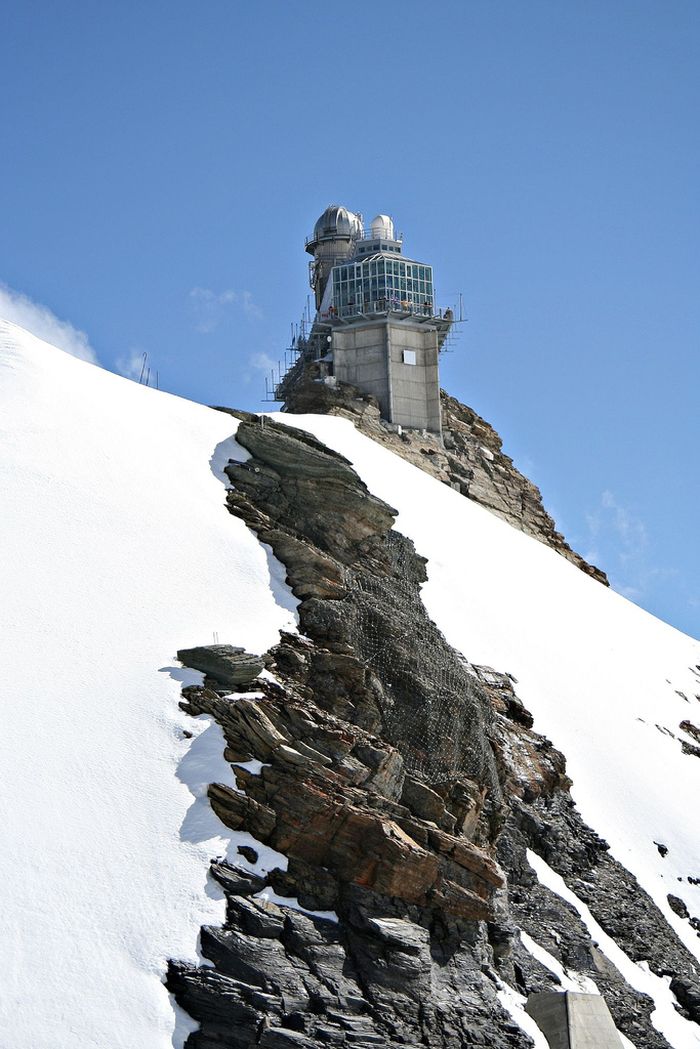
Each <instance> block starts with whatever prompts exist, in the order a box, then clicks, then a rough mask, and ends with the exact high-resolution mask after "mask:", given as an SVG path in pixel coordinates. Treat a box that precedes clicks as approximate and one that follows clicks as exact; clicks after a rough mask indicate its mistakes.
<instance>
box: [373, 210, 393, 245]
mask: <svg viewBox="0 0 700 1049" xmlns="http://www.w3.org/2000/svg"><path fill="white" fill-rule="evenodd" d="M372 236H373V237H376V238H377V239H378V240H393V239H394V223H393V222H392V221H391V219H390V218H389V216H388V215H375V216H374V218H373V219H372Z"/></svg>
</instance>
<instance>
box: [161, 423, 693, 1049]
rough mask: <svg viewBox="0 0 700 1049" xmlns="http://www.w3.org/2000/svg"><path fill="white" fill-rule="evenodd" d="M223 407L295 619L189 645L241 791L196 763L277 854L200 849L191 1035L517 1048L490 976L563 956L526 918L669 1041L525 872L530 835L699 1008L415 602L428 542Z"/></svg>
mask: <svg viewBox="0 0 700 1049" xmlns="http://www.w3.org/2000/svg"><path fill="white" fill-rule="evenodd" d="M234 414H237V415H238V416H239V418H241V417H242V421H241V423H240V426H239V430H238V441H239V443H240V444H241V445H242V446H243V447H244V448H246V449H247V450H248V452H249V453H250V455H251V458H250V459H249V460H248V461H247V462H246V463H234V462H231V463H230V464H229V466H228V468H227V473H228V476H229V479H230V481H231V484H232V487H231V489H230V490H229V492H228V505H229V510H230V511H231V512H232V513H234V514H235V515H237V516H239V517H241V518H242V519H243V520H244V521H246V523H247V524H248V525H249V526H250V527H251V528H252V529H253V530H254V531H255V532H256V534H257V535H258V537H259V538H260V540H261V541H262V542H264V543H267V544H269V545H270V547H271V548H272V550H273V552H274V553H275V555H276V556H277V557H278V558H279V560H280V561H282V563H283V564H284V565H285V567H286V570H287V578H288V583H289V585H290V587H291V589H292V591H293V593H294V594H295V596H296V597H297V599H298V600H299V609H298V612H299V624H300V634H299V635H285V636H284V637H282V638H281V640H280V643H279V644H278V645H277V646H275V647H274V648H273V649H271V650H270V651H269V652H268V653H265V654H264V655H263V656H262V657H255V656H250V655H248V654H245V653H242V652H241V651H240V650H234V649H230V650H229V649H227V648H226V646H219V647H218V649H217V647H216V646H203V648H200V649H194V650H192V649H191V650H183V651H182V652H180V653H179V656H180V658H181V660H182V661H183V662H185V663H187V664H188V665H191V666H194V667H196V668H198V669H200V670H202V671H203V672H204V673H205V674H206V675H207V676H206V678H205V683H204V685H203V686H191V687H189V688H186V689H185V690H184V694H183V704H184V709H186V710H187V711H189V712H190V713H192V714H199V713H202V712H206V713H208V714H210V715H211V716H212V717H214V718H215V719H216V721H217V722H218V723H219V725H221V727H222V730H223V733H224V736H225V738H226V743H227V750H226V752H225V757H226V759H227V760H228V761H229V762H231V763H232V767H233V769H234V772H235V776H236V784H237V789H235V790H234V789H232V788H231V787H229V786H227V785H225V784H213V785H212V786H211V788H210V800H211V803H212V806H213V808H214V810H215V811H216V812H217V814H218V815H219V817H220V818H221V820H222V821H223V822H224V823H225V824H226V825H227V826H228V827H230V828H231V829H232V830H234V831H238V830H245V831H248V832H249V833H250V834H252V835H253V836H254V838H255V839H257V841H259V842H261V843H262V844H264V845H266V846H270V847H272V848H274V849H276V850H278V851H279V852H282V853H284V854H285V855H286V856H287V858H288V865H287V870H286V871H281V870H273V871H271V872H270V873H269V874H268V875H266V876H262V877H261V876H258V875H256V874H252V873H251V872H250V870H249V869H246V866H245V864H243V861H241V864H235V863H227V862H225V861H221V860H215V861H214V862H213V864H212V876H213V877H214V878H215V879H216V880H217V881H218V883H219V884H220V885H221V886H222V888H223V890H224V893H225V895H226V900H227V919H226V923H225V925H224V927H223V928H221V929H212V928H209V929H204V930H203V931H202V952H203V954H204V955H205V957H206V958H207V959H208V960H209V962H210V963H212V964H211V967H200V968H195V967H188V966H183V965H181V964H175V963H174V964H173V965H172V966H171V969H170V974H169V978H168V986H169V987H170V989H171V991H173V993H174V994H175V996H176V998H177V1000H178V1001H179V1002H180V1004H181V1005H182V1006H183V1007H184V1008H185V1009H186V1010H187V1011H188V1012H189V1013H190V1014H191V1015H192V1016H193V1017H194V1018H195V1019H197V1020H198V1021H199V1023H200V1030H199V1031H197V1032H195V1033H194V1034H192V1035H190V1037H189V1039H188V1041H187V1046H188V1049H213V1047H214V1046H217V1047H222V1046H223V1047H231V1049H242V1047H252V1046H255V1045H261V1046H267V1047H273V1049H274V1047H285V1046H301V1047H317V1046H318V1047H320V1046H323V1045H342V1046H358V1047H360V1049H363V1047H365V1046H370V1045H391V1044H396V1045H405V1046H416V1047H417V1046H419V1045H421V1046H429V1047H432V1046H434V1047H444V1049H447V1047H450V1049H457V1047H458V1046H466V1045H488V1046H493V1047H497V1049H500V1047H505V1046H523V1047H524V1046H526V1045H529V1044H530V1040H529V1038H528V1037H527V1035H525V1034H524V1033H523V1032H522V1030H521V1029H520V1028H519V1027H518V1026H517V1025H516V1024H514V1022H513V1020H512V1019H511V1017H510V1015H509V1014H508V1013H507V1012H506V1011H505V1010H504V1009H503V1007H502V1005H501V1003H500V1001H499V998H498V992H499V990H500V989H501V988H502V986H503V985H504V984H508V985H509V986H510V987H512V988H513V989H515V990H516V991H518V992H519V993H521V994H524V995H527V994H529V993H532V992H534V991H537V990H542V989H551V988H554V987H556V986H557V978H556V977H555V976H554V975H553V974H552V973H551V972H550V971H549V969H547V968H545V967H543V966H542V965H541V964H540V963H539V962H538V961H537V960H536V959H535V958H534V957H533V956H532V955H531V954H530V953H529V952H528V951H527V950H526V949H525V947H524V946H523V943H522V941H521V940H520V937H519V930H523V931H525V932H527V933H528V934H529V935H531V936H532V937H533V938H534V939H535V940H536V941H537V942H538V943H539V944H541V945H542V946H543V947H545V948H546V949H547V950H549V951H550V953H551V954H552V955H554V956H555V957H556V958H557V959H558V960H559V961H560V962H561V963H562V964H563V965H564V966H565V967H567V968H571V969H575V970H576V971H577V972H579V973H581V974H583V975H589V976H591V977H593V978H595V981H596V983H597V984H598V986H599V987H600V989H601V991H602V992H603V993H604V994H605V997H606V1000H607V1002H608V1005H609V1007H610V1009H611V1012H612V1013H613V1016H614V1018H615V1021H616V1023H617V1024H618V1027H619V1028H620V1030H622V1031H624V1032H625V1033H626V1034H627V1035H628V1037H629V1038H631V1039H632V1041H633V1042H634V1044H635V1045H636V1046H637V1047H638V1049H647V1047H648V1049H652V1047H653V1049H656V1047H658V1049H661V1047H663V1046H666V1044H667V1043H666V1042H665V1040H664V1039H663V1038H662V1037H661V1036H660V1035H659V1033H658V1032H657V1031H656V1030H655V1029H654V1028H653V1026H652V1024H651V1022H650V1013H651V1009H652V1003H651V1002H650V1001H649V1000H648V999H646V998H644V996H640V995H639V994H637V993H636V992H635V991H633V990H632V989H631V988H630V987H629V986H628V985H627V984H626V983H625V981H624V979H623V978H622V976H621V975H620V974H619V973H618V972H617V970H616V969H615V968H614V967H613V966H612V965H611V963H610V962H609V961H608V960H607V959H606V958H605V957H604V956H603V955H602V954H601V952H600V951H599V950H598V948H597V947H596V945H595V944H593V943H592V941H591V939H590V936H589V934H588V932H587V931H586V929H585V927H584V926H583V925H582V923H581V921H580V919H579V917H578V915H577V914H576V913H575V912H574V911H573V909H572V908H570V907H569V906H568V905H567V904H565V903H564V902H563V901H562V900H560V899H559V897H557V896H555V895H554V894H553V893H551V892H550V891H549V890H547V889H546V888H544V887H543V886H542V885H540V883H539V882H538V881H537V879H536V877H535V875H534V872H533V871H532V869H531V867H530V865H529V864H528V862H527V858H526V850H527V849H532V850H533V851H534V852H536V853H537V854H538V855H540V856H541V857H542V858H543V859H545V860H546V862H548V863H549V864H550V866H551V867H552V868H553V869H555V870H557V871H558V872H559V873H561V874H562V875H563V876H564V877H565V878H566V880H567V883H568V884H569V885H570V886H571V887H572V888H573V889H574V890H575V891H576V892H577V893H578V895H579V896H580V897H581V898H582V899H583V900H585V901H586V902H587V903H588V905H589V906H590V908H591V910H592V912H593V913H594V915H595V916H596V918H597V920H598V921H599V922H600V924H601V925H602V926H603V927H604V928H605V930H606V931H608V932H609V933H610V935H612V936H613V937H614V938H615V939H616V940H617V942H618V943H619V944H620V946H622V947H623V949H624V950H625V951H626V952H627V953H628V954H629V955H630V957H632V958H634V959H637V960H641V959H646V960H648V961H649V963H650V965H651V967H652V969H654V971H656V972H658V973H660V974H669V975H671V977H672V980H673V983H672V987H673V990H674V993H675V994H676V998H677V1000H678V1008H679V1009H681V1010H683V1011H684V1012H685V1014H686V1015H687V1016H688V1017H689V1018H692V1019H693V1020H695V1022H700V993H699V992H698V974H697V970H696V966H695V963H694V960H693V959H692V958H691V957H690V956H689V955H688V953H687V951H685V949H684V948H683V946H682V945H681V944H680V942H679V941H678V940H677V938H676V937H675V936H674V934H673V933H672V931H671V930H670V929H669V927H668V926H667V924H666V923H665V921H664V919H663V917H662V916H661V914H660V913H659V912H658V910H657V909H656V907H655V905H654V904H653V903H652V901H651V900H650V899H649V898H648V897H646V896H645V894H644V893H643V892H642V891H641V889H640V888H639V886H638V885H637V884H636V882H634V879H632V878H631V876H630V875H629V874H628V873H627V872H626V871H625V870H624V869H623V868H621V867H620V866H619V864H617V863H616V862H615V861H614V860H613V859H612V858H611V857H610V856H609V853H608V850H607V846H606V844H605V842H603V841H601V840H600V839H599V838H598V837H597V836H596V835H595V834H594V833H593V832H592V831H590V830H589V829H588V828H587V827H586V826H585V825H584V824H583V823H582V821H581V819H580V817H579V816H578V814H577V812H576V809H575V807H574V805H573V802H572V800H571V796H570V794H569V793H568V786H569V781H568V779H567V777H566V770H565V762H564V758H563V756H562V755H561V754H560V753H558V752H557V751H556V750H555V748H553V747H552V746H551V744H550V743H549V742H548V741H547V740H546V739H544V738H543V737H541V736H538V735H537V734H536V733H534V732H533V730H532V719H531V717H530V715H529V714H528V712H527V711H526V710H525V708H524V707H523V705H522V703H521V702H520V701H519V700H518V697H517V694H516V691H515V687H514V685H515V683H514V682H513V681H512V680H511V679H510V678H509V677H508V676H507V675H505V674H503V673H499V672H497V671H495V670H492V669H490V668H484V667H475V666H472V665H470V664H469V663H467V662H466V661H465V660H464V659H462V658H461V657H460V656H459V655H458V654H457V653H455V652H454V651H453V650H452V649H450V647H449V646H448V645H447V643H446V642H445V640H444V638H443V637H442V635H441V634H440V632H439V631H438V630H437V628H436V627H435V626H434V624H432V622H431V621H430V620H429V618H428V616H427V614H426V612H425V609H424V607H423V605H422V601H421V599H420V589H419V588H420V583H421V582H422V580H423V579H424V578H425V569H424V563H423V561H422V559H421V558H420V557H419V556H418V555H417V554H416V552H415V550H414V549H413V546H412V544H411V543H410V542H409V541H408V540H407V539H406V538H405V537H403V536H401V535H400V534H399V533H397V532H396V531H395V530H393V528H392V525H393V520H394V513H393V511H392V509H391V508H390V507H388V506H387V505H386V504H384V503H382V502H381V501H380V500H378V499H376V498H374V497H373V496H371V495H370V494H369V492H368V491H367V489H366V488H365V486H364V484H363V483H362V481H361V480H360V479H359V478H358V477H357V475H356V474H355V472H354V470H353V469H352V467H351V466H350V464H349V463H348V462H347V461H346V460H344V459H343V458H342V457H341V456H339V455H337V454H336V453H334V452H332V451H330V450H328V449H327V448H325V447H324V446H323V445H321V444H320V443H319V442H318V441H316V439H315V438H313V437H312V436H310V435H308V434H304V433H302V432H300V431H297V430H292V429H289V428H286V427H282V426H278V425H277V424H274V423H271V422H270V421H269V420H268V421H263V420H260V419H258V418H256V417H254V416H247V415H242V413H234ZM407 639H410V640H407ZM215 649H216V650H215ZM262 665H264V666H265V668H266V669H265V671H264V672H262V674H261V672H260V668H261V666H262ZM232 668H233V669H232ZM240 763H243V764H245V765H247V766H248V767H246V768H243V767H241V764H240ZM251 763H252V764H251ZM253 770H255V771H253ZM246 850H247V852H246ZM239 852H240V854H241V855H242V857H247V858H248V859H251V858H252V855H251V853H250V848H249V847H248V846H241V847H240V848H239ZM270 891H272V893H274V899H275V900H276V901H277V902H270V901H269V899H267V900H266V898H265V897H269V896H270ZM294 898H296V900H298V905H299V906H300V907H301V908H302V909H303V911H299V910H298V909H296V906H292V905H291V904H292V903H293V900H294ZM285 899H287V900H289V901H290V905H289V906H285V905H284V903H283V901H284V900H285Z"/></svg>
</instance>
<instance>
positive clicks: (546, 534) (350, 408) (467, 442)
mask: <svg viewBox="0 0 700 1049" xmlns="http://www.w3.org/2000/svg"><path fill="white" fill-rule="evenodd" d="M287 391H288V395H287V402H286V403H285V411H288V412H291V413H292V414H306V413H310V414H314V413H318V414H323V415H338V416H341V417H344V418H348V419H350V420H351V421H352V422H353V423H354V425H355V426H357V428H358V429H359V430H361V431H362V432H363V433H365V434H367V436H368V437H371V438H372V439H373V440H375V441H378V442H379V443H380V444H383V445H384V446H385V447H387V448H390V449H391V450H392V451H393V452H395V453H396V454H397V455H401V456H402V457H403V458H405V459H407V460H408V461H409V462H412V463H413V464H414V466H418V467H419V468H420V469H421V470H425V471H426V473H430V474H432V476H433V477H436V478H437V479H438V480H440V481H442V482H443V483H444V484H449V485H451V486H452V487H453V488H454V489H456V490H457V491H458V492H461V493H462V495H465V496H467V498H469V499H473V500H474V501H475V502H477V503H480V504H481V505H482V506H485V507H486V508H487V509H488V510H490V511H491V512H492V513H494V514H496V515H497V516H498V517H502V518H503V520H505V521H508V523H509V524H511V525H513V526H514V527H515V528H518V529H520V530H521V531H523V532H525V533H526V534H527V535H530V536H533V538H535V539H538V540H539V541H540V542H543V543H546V544H547V545H548V546H551V547H552V548H553V549H554V550H556V551H557V553H559V554H561V555H562V557H565V558H566V559H567V560H568V561H571V562H572V563H573V564H575V565H576V566H577V567H578V568H580V569H581V571H583V572H585V573H586V575H590V576H592V577H593V578H594V579H597V580H598V581H599V582H601V583H604V584H605V585H606V586H608V585H609V584H608V578H607V576H606V575H605V573H604V572H603V571H602V570H601V569H600V568H596V566H595V565H591V564H589V563H588V562H587V561H586V560H585V559H584V558H583V557H581V555H580V554H578V553H576V551H575V550H572V549H571V547H570V546H569V544H568V543H567V541H566V539H565V538H564V536H563V535H562V534H561V532H559V531H557V528H556V524H555V522H554V520H553V518H552V517H551V516H550V515H549V514H548V513H547V511H546V510H545V508H544V506H543V503H542V494H541V492H540V490H539V488H537V486H536V485H534V484H533V483H532V481H530V480H529V479H528V478H527V477H525V475H524V474H522V473H520V471H519V470H518V469H517V467H516V466H515V464H514V463H513V460H512V459H511V458H510V456H508V455H506V454H505V452H504V451H503V442H502V440H501V438H500V437H499V435H498V434H497V433H496V431H495V430H494V428H493V427H492V426H491V425H490V424H489V423H487V422H486V420H485V419H482V418H481V416H479V415H478V414H477V413H476V412H475V411H473V409H471V408H468V407H467V406H466V405H465V404H462V403H461V402H460V401H458V400H457V399H456V398H454V397H450V396H449V394H447V393H446V392H445V391H444V390H442V391H441V394H440V396H441V402H442V421H443V441H440V439H439V438H438V437H437V436H436V435H434V434H430V433H422V432H418V431H415V430H405V431H403V432H402V433H398V432H397V429H396V427H392V426H390V425H389V424H387V423H386V422H385V421H384V420H383V419H382V418H381V416H380V413H379V405H378V404H377V402H376V400H375V399H374V398H373V397H371V396H369V395H367V394H364V393H361V392H360V391H359V390H357V389H356V388H355V387H354V386H350V385H349V384H347V383H339V382H337V381H336V380H334V379H332V380H330V381H329V380H328V379H326V380H325V381H324V379H323V378H321V377H320V373H319V368H318V365H317V364H316V363H315V362H313V361H312V362H309V363H307V364H306V365H305V366H304V368H299V369H298V376H297V377H296V380H295V382H293V383H289V384H288V387H287Z"/></svg>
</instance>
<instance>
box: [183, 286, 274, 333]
mask: <svg viewBox="0 0 700 1049" xmlns="http://www.w3.org/2000/svg"><path fill="white" fill-rule="evenodd" d="M188 299H189V303H190V309H191V310H192V313H193V316H194V328H195V331H199V332H202V334H204V335H208V334H210V332H213V331H215V330H216V328H218V327H219V325H220V324H221V322H222V320H223V319H224V317H225V315H226V311H227V309H229V308H230V307H232V306H233V307H238V309H239V310H240V311H241V312H242V313H243V315H244V316H245V317H247V318H248V319H249V320H260V318H261V317H262V315H263V312H262V310H261V309H260V307H259V306H258V305H257V304H256V303H255V301H254V300H253V293H252V292H251V291H234V289H233V288H228V289H226V291H221V292H215V291H212V290H211V288H192V291H191V292H190V293H189V296H188Z"/></svg>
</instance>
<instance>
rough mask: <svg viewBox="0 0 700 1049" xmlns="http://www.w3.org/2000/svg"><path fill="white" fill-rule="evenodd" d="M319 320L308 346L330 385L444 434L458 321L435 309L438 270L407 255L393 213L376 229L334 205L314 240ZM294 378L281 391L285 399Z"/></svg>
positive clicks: (387, 415) (401, 421)
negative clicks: (445, 364) (447, 375)
mask: <svg viewBox="0 0 700 1049" xmlns="http://www.w3.org/2000/svg"><path fill="white" fill-rule="evenodd" d="M306 250H307V251H308V252H309V254H311V255H312V256H313V261H312V262H311V263H310V265H309V269H310V281H311V286H312V288H313V289H314V292H315V297H316V317H315V319H314V322H313V325H312V327H311V331H310V333H309V336H308V338H305V339H304V345H303V347H302V349H303V353H304V354H305V355H309V354H310V355H311V356H312V357H315V358H316V359H317V360H321V361H322V362H323V364H324V369H325V374H326V375H327V377H328V379H329V380H330V381H333V380H334V379H335V380H336V381H338V382H346V383H350V384H352V385H353V386H355V387H357V388H358V389H359V390H361V391H362V392H363V393H368V394H372V395H373V396H374V397H376V398H377V400H378V402H379V406H380V410H381V413H382V417H383V418H384V419H386V420H387V422H389V423H393V424H394V425H397V426H402V427H406V428H409V429H417V430H428V431H431V432H432V433H438V434H439V433H440V432H441V420H440V381H439V375H438V356H439V351H440V349H441V347H442V344H443V342H444V340H445V336H446V335H447V332H448V331H449V328H450V325H451V323H452V320H453V317H452V313H451V311H450V310H446V311H444V312H443V311H442V310H438V309H437V308H436V306H435V300H434V287H433V270H432V266H428V265H426V264H425V263H422V262H417V261H416V260H415V259H409V258H406V257H405V256H404V254H403V244H402V240H401V238H400V237H397V236H396V234H395V231H394V223H393V222H392V220H391V218H390V217H389V216H388V215H377V216H376V217H375V218H374V219H372V221H371V223H370V225H369V228H368V229H365V228H363V223H362V216H361V215H359V214H356V213H355V212H352V211H349V210H348V209H347V208H344V207H341V206H340V205H337V204H333V205H330V206H329V207H328V208H326V210H325V211H324V212H323V214H322V215H321V217H320V218H319V220H318V221H317V223H316V225H315V227H314V232H313V236H311V237H309V238H308V239H307V241H306ZM290 378H292V376H291V375H290V376H287V377H285V379H283V380H282V382H281V383H280V384H279V386H278V397H279V398H280V399H282V400H284V399H285V395H284V391H285V384H286V382H287V381H289V379H290Z"/></svg>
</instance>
